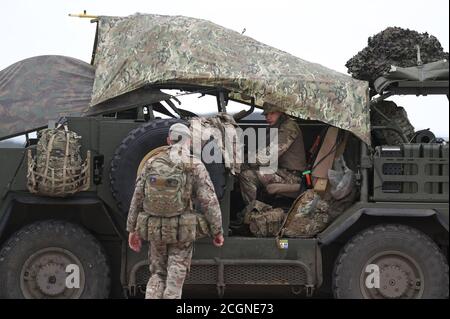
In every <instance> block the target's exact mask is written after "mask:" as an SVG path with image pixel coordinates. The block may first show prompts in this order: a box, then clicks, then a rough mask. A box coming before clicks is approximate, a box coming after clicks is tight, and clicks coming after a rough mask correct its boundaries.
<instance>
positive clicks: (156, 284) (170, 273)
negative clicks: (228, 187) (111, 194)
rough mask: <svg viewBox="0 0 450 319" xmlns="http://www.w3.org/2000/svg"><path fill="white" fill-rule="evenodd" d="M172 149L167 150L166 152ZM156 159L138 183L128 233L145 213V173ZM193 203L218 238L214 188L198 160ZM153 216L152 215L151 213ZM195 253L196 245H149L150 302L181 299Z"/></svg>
mask: <svg viewBox="0 0 450 319" xmlns="http://www.w3.org/2000/svg"><path fill="white" fill-rule="evenodd" d="M169 151H170V148H168V149H167V152H169ZM152 160H153V158H150V159H149V160H148V161H147V163H146V165H145V166H144V169H143V170H142V173H141V175H140V176H139V177H138V179H137V181H136V189H135V191H134V195H133V199H132V200H131V205H130V211H129V214H128V220H127V231H128V232H134V231H135V230H136V222H137V216H138V214H139V212H140V211H143V210H144V205H143V201H144V196H145V194H144V181H145V179H146V173H147V172H146V171H147V170H148V167H149V164H150V163H151V161H152ZM192 186H193V189H192V200H193V202H195V203H196V204H197V205H199V208H200V210H201V211H202V212H203V213H204V215H205V218H206V219H207V221H208V223H209V228H210V233H211V234H210V235H211V236H213V237H214V236H216V235H217V234H219V233H223V231H222V217H221V211H220V206H219V201H218V199H217V196H216V193H215V192H214V186H213V184H212V182H211V179H210V177H209V174H208V172H207V170H206V168H205V166H204V165H203V163H201V162H200V161H198V160H195V161H194V163H193V165H192ZM149 213H150V212H149ZM192 250H193V242H178V243H175V244H166V243H165V242H162V241H158V242H154V241H152V242H150V249H149V259H150V272H151V277H150V279H149V281H148V284H147V290H146V294H145V297H146V298H147V299H160V298H164V299H175V298H176V299H179V298H181V291H182V288H183V283H184V280H185V278H186V274H187V273H188V271H189V267H190V264H191V258H192Z"/></svg>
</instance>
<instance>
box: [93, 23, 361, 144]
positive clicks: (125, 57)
mask: <svg viewBox="0 0 450 319" xmlns="http://www.w3.org/2000/svg"><path fill="white" fill-rule="evenodd" d="M312 45H314V44H312ZM94 66H95V68H96V72H95V82H94V88H93V95H92V101H91V105H96V104H98V103H101V102H103V101H106V100H109V99H111V98H113V97H116V96H119V95H121V94H124V93H127V92H130V91H133V90H135V89H137V88H140V87H142V86H145V85H148V84H150V85H152V84H174V83H180V84H195V85H203V86H220V87H223V88H225V89H228V90H230V91H232V92H233V93H232V94H231V98H233V99H237V100H240V99H242V98H241V97H243V96H250V97H255V99H256V104H257V105H258V106H261V105H262V104H263V102H264V101H267V102H269V103H272V104H276V105H278V106H280V107H281V108H282V109H283V110H284V111H285V112H286V113H287V114H290V115H293V116H297V117H300V118H303V119H312V120H319V121H322V122H326V123H329V124H331V125H334V126H337V127H340V128H343V129H346V130H349V131H351V132H353V133H354V134H355V135H356V136H358V137H360V138H361V139H362V140H363V141H365V142H366V143H370V131H369V130H370V127H369V126H370V124H369V109H368V106H367V105H368V85H367V83H366V82H362V81H358V80H355V79H352V78H351V77H349V76H346V75H344V74H341V73H338V72H336V71H333V70H330V69H328V68H326V67H323V66H321V65H319V64H315V63H310V62H307V61H304V60H302V59H300V58H297V57H295V56H293V55H291V54H288V53H286V52H283V51H280V50H278V49H275V48H273V47H270V46H268V45H265V44H263V43H260V42H258V41H256V40H254V39H252V38H249V37H247V36H244V35H241V34H240V33H238V32H235V31H232V30H229V29H226V28H223V27H221V26H219V25H216V24H214V23H211V22H209V21H205V20H199V19H193V18H187V17H183V16H160V15H142V14H136V15H132V16H129V17H105V16H103V17H100V18H99V25H98V43H97V47H96V52H95V60H94ZM247 102H248V100H247Z"/></svg>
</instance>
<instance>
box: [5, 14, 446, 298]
mask: <svg viewBox="0 0 450 319" xmlns="http://www.w3.org/2000/svg"><path fill="white" fill-rule="evenodd" d="M96 22H97V23H98V27H97V36H96V44H95V46H94V57H93V63H92V65H89V64H87V63H84V62H81V61H78V60H76V59H72V58H67V57H59V56H44V57H36V58H31V59H28V60H24V61H20V62H18V63H16V64H14V65H12V66H11V67H9V68H7V69H5V70H3V71H1V73H0V79H3V80H4V82H3V83H4V85H3V86H2V88H1V89H0V114H1V115H2V117H1V120H0V139H1V140H6V139H8V138H11V137H14V136H19V135H25V136H26V142H25V145H24V146H23V147H22V148H5V147H0V161H1V166H0V191H1V197H0V245H1V249H0V297H1V298H107V297H112V298H121V297H132V296H136V295H139V294H140V293H142V292H143V291H145V285H146V283H147V280H148V278H149V269H148V259H147V250H146V249H145V247H144V249H142V250H141V252H140V253H135V252H133V251H131V250H130V249H129V248H128V242H127V239H128V237H127V236H128V234H127V233H126V231H125V223H126V218H127V210H128V207H129V203H130V200H131V196H132V193H133V186H134V181H135V178H136V174H137V170H138V167H139V165H140V164H141V162H142V160H143V159H144V158H145V156H146V154H148V152H150V151H151V150H153V149H155V148H156V147H158V146H161V145H163V144H164V143H165V137H166V135H167V132H168V128H169V127H170V125H171V124H173V123H176V122H180V121H186V120H187V119H188V118H191V117H195V116H196V114H194V113H193V112H192V111H188V110H186V109H183V105H176V104H177V98H176V97H174V96H171V95H169V94H167V93H164V92H162V91H161V89H177V90H181V91H183V92H184V93H185V94H188V93H200V94H205V95H210V96H214V97H216V101H217V104H216V105H215V106H214V108H215V112H226V111H227V104H228V103H229V102H231V101H236V102H239V103H241V105H242V108H243V109H246V110H247V111H245V112H243V114H242V113H241V115H240V116H239V117H238V118H239V120H238V124H239V125H240V126H241V127H243V128H247V127H264V125H265V123H264V121H263V120H262V117H260V118H259V119H258V117H257V116H256V117H254V118H256V119H254V118H253V119H251V118H252V117H251V116H250V115H251V114H252V113H254V112H255V110H257V109H260V108H261V106H262V102H263V101H269V102H272V103H276V104H277V105H280V106H281V107H283V108H284V109H285V111H286V113H287V114H289V115H291V116H292V117H293V118H296V119H297V120H298V123H299V125H300V126H301V128H302V130H303V135H304V140H305V147H306V148H307V149H309V148H310V146H311V145H312V144H313V141H314V138H315V137H316V136H317V135H318V134H319V133H320V132H321V131H322V130H323V128H324V127H329V126H335V127H338V128H340V129H342V130H344V131H347V132H350V134H349V139H348V142H347V146H346V150H345V153H344V156H345V160H346V162H347V164H348V166H349V167H350V168H351V169H352V170H354V171H355V172H356V173H357V174H356V181H357V186H356V187H357V193H358V196H357V199H356V201H355V202H353V203H352V204H351V205H350V206H349V207H348V208H347V209H345V211H343V212H342V213H340V214H339V215H338V216H337V217H336V218H335V219H334V220H333V221H332V222H331V223H330V224H329V225H328V226H327V227H326V228H325V229H324V230H323V231H321V232H320V233H318V234H317V235H314V236H308V237H300V238H283V240H284V241H283V246H282V247H281V246H280V245H277V241H276V240H275V238H274V237H268V238H258V237H253V236H243V235H237V234H236V233H234V232H233V231H232V230H231V229H230V228H229V225H230V221H232V220H233V219H235V218H236V214H237V212H238V211H239V210H240V209H242V201H241V198H240V194H239V189H238V183H237V182H236V181H237V177H236V176H235V175H233V174H231V173H230V171H229V170H227V169H226V168H225V167H224V165H223V164H220V163H215V164H208V165H207V168H208V171H209V172H210V175H211V178H212V180H213V183H214V186H215V190H216V193H217V195H218V198H219V200H220V204H221V210H222V217H223V229H224V230H225V245H224V246H223V247H222V248H216V247H214V246H213V245H212V244H211V240H210V239H209V238H205V239H201V240H199V241H197V242H196V243H195V250H194V257H193V262H192V267H191V270H190V274H189V276H188V278H187V280H186V285H187V286H197V287H199V286H206V285H213V286H215V287H217V293H218V296H224V293H225V291H226V287H230V286H233V285H240V286H252V287H253V286H264V287H272V286H286V287H290V288H291V289H292V292H293V293H294V294H296V295H300V296H313V295H315V294H319V295H320V294H322V293H326V294H332V295H334V297H336V298H368V299H377V298H447V297H448V244H449V239H448V224H449V209H448V208H449V205H448V183H449V175H448V144H446V143H442V142H441V143H438V141H437V140H436V139H433V138H430V136H429V135H427V134H425V135H426V136H425V137H423V134H417V135H416V136H414V139H413V140H408V139H407V138H406V137H405V136H404V132H403V131H402V130H401V129H400V130H399V128H398V126H396V124H395V122H393V121H388V120H389V118H387V119H386V121H388V123H389V124H390V125H384V126H380V125H378V126H373V127H371V126H370V123H369V118H370V115H369V109H370V101H369V94H368V85H367V83H365V82H363V81H358V80H354V79H352V78H350V77H348V76H345V75H342V74H339V73H337V72H335V71H332V70H329V69H327V68H324V67H322V66H320V65H317V64H312V63H308V62H306V61H303V60H300V59H298V58H295V57H293V56H291V55H289V54H287V53H285V52H282V51H279V50H276V49H273V48H270V47H268V46H266V45H263V44H261V43H259V42H257V41H255V40H253V39H250V38H248V37H245V36H242V35H240V34H238V33H236V32H233V31H230V30H226V29H223V28H221V27H219V26H217V25H214V24H212V23H210V22H207V21H203V20H197V19H190V18H184V17H168V16H156V15H135V16H131V17H126V18H117V17H114V18H111V17H98V18H97V19H96ZM169 25H170V28H169V27H168V26H169ZM134 26H138V27H137V28H134ZM124 27H125V28H127V32H122V31H123V30H121V29H120V28H124ZM136 30H139V32H138V33H135V32H136ZM186 30H188V31H189V32H187V31H186ZM205 32H206V33H207V34H208V36H205ZM121 34H127V36H126V37H122V36H120V35H121ZM139 34H141V35H142V34H146V36H148V37H150V38H155V37H156V38H158V41H157V42H158V43H155V42H154V41H153V42H151V43H150V42H148V41H145V37H141V36H139ZM187 34H188V35H189V36H186V35H187ZM208 39H209V40H208ZM117 41H118V42H117ZM127 41H132V44H136V45H137V46H135V47H134V49H133V50H130V49H129V48H131V47H132V46H131V44H130V43H129V42H127ZM186 41H187V42H186ZM200 42H202V43H201V44H200ZM186 43H188V44H189V46H188V47H189V50H188V49H186ZM153 46H155V47H153ZM150 47H152V49H150ZM180 47H181V48H184V49H183V50H177V48H180ZM143 48H145V50H142V49H143ZM124 50H125V51H127V53H124V52H123V51H124ZM249 50H250V51H249ZM251 50H253V51H251ZM136 52H141V53H142V52H156V54H153V53H149V54H135V53H136ZM249 52H250V53H251V54H250V53H249ZM222 53H223V54H222ZM122 56H126V57H125V58H124V59H121V58H120V57H122ZM199 56H200V57H203V58H204V57H207V59H210V60H209V61H211V60H212V61H213V62H214V63H209V62H205V61H204V60H201V59H199ZM224 56H226V57H227V58H226V59H222V58H223V57H224ZM267 57H269V58H267ZM182 59H187V60H188V61H190V64H186V65H177V63H178V62H179V61H182ZM187 60H186V61H187ZM155 61H156V62H155ZM176 61H178V62H176ZM183 61H185V60H183ZM199 61H200V62H199ZM235 62H236V63H235ZM278 62H279V64H277V63H278ZM201 63H205V64H204V65H203V64H201ZM208 63H209V64H208ZM442 63H443V65H441V68H440V70H441V71H442V70H444V71H445V70H446V75H445V74H444V75H442V76H440V77H436V76H434V77H432V78H431V79H426V78H420V79H413V78H411V77H409V78H405V77H399V78H395V75H391V76H386V77H385V78H384V80H381V82H383V84H382V85H381V86H380V92H379V95H377V96H375V97H374V98H373V99H372V101H373V103H372V104H376V103H380V101H382V100H384V99H386V98H387V97H389V96H392V95H402V94H411V95H431V94H446V95H447V96H448V62H446V61H444V62H442ZM136 66H137V67H136ZM221 66H224V67H223V68H221ZM163 69H164V70H165V72H163V71H161V70H163ZM236 70H238V71H239V70H240V72H242V73H241V74H238V72H237V71H236ZM274 70H279V71H280V72H278V73H274V72H275V71H274ZM300 70H302V71H303V72H300ZM421 70H422V69H421ZM235 71H236V72H235ZM252 72H254V73H252ZM416 72H417V70H416ZM153 73H158V74H159V76H157V77H152V74H153ZM444 73H445V72H444ZM211 74H213V75H212V76H211ZM252 74H253V75H254V76H253V77H251V76H249V75H252ZM422 74H424V73H423V72H422ZM256 75H258V76H256ZM293 75H295V76H293ZM397 75H398V74H397ZM280 79H281V80H280ZM326 79H327V80H326ZM325 80H326V81H325ZM277 81H279V82H277ZM274 83H275V84H274ZM289 87H292V88H293V89H292V90H290V89H288V88H289ZM92 88H93V90H92ZM343 88H344V89H343ZM261 92H263V93H261ZM297 92H300V93H297ZM91 93H92V95H91ZM324 106H326V107H324ZM199 111H200V110H199ZM202 111H204V110H202ZM161 114H164V115H165V116H166V117H170V118H169V119H167V118H166V119H163V118H158V117H160V116H161ZM336 114H339V116H337V115H336ZM62 115H64V116H66V120H67V124H68V128H69V129H70V130H71V131H74V132H76V133H77V134H78V135H79V136H81V152H82V154H83V156H85V157H86V156H87V157H89V158H88V159H89V160H88V163H89V174H90V175H89V188H88V189H87V190H85V191H80V192H78V193H76V194H73V195H71V196H66V197H52V196H42V195H39V194H36V193H32V192H30V191H29V188H28V187H27V183H28V179H27V175H28V176H29V158H28V151H29V150H30V152H31V153H34V152H35V149H36V144H37V142H38V138H37V137H35V136H34V135H32V134H31V132H34V131H36V130H39V129H41V128H45V127H47V126H51V125H53V124H52V122H49V120H57V119H58V118H59V117H60V116H62ZM253 115H254V114H253ZM387 130H389V131H393V132H396V133H397V135H398V136H400V137H401V138H402V139H403V143H400V144H397V145H385V144H383V143H385V141H384V142H383V141H380V140H379V137H380V135H376V132H378V133H379V132H385V131H387ZM422 137H423V138H422ZM88 151H89V152H88ZM263 196H267V198H266V197H265V198H264V200H267V201H270V200H272V202H273V203H276V202H279V203H283V205H287V206H289V205H290V204H292V201H293V199H290V198H283V196H282V195H280V194H279V195H278V196H271V197H270V196H268V195H267V194H266V195H263ZM73 265H75V268H73ZM68 266H69V268H68ZM71 267H72V268H71ZM74 274H76V275H78V279H77V280H75V279H76V278H75V277H73V275H74ZM69 276H71V277H70V280H69V285H68V283H67V279H68V278H69ZM377 276H378V278H377ZM74 278H75V279H74ZM70 283H72V285H70ZM225 296H226V295H225ZM249 297H251V295H250V294H249Z"/></svg>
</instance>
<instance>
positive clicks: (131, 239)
mask: <svg viewBox="0 0 450 319" xmlns="http://www.w3.org/2000/svg"><path fill="white" fill-rule="evenodd" d="M128 245H129V246H130V248H131V249H132V250H134V251H135V252H137V253H138V252H140V251H141V247H142V239H141V238H140V237H139V235H138V233H136V232H133V233H130V234H129V235H128Z"/></svg>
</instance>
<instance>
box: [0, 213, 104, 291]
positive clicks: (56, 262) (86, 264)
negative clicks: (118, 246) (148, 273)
mask: <svg viewBox="0 0 450 319" xmlns="http://www.w3.org/2000/svg"><path fill="white" fill-rule="evenodd" d="M68 265H76V266H69V267H70V268H66V267H67V266H68ZM74 268H77V270H75V271H74ZM78 270H79V271H78ZM66 271H67V272H66ZM78 274H79V276H77V275H78ZM109 274H110V271H109V266H108V262H107V259H106V255H105V253H104V252H103V249H102V247H101V245H100V243H99V242H98V241H97V240H96V239H95V238H94V237H93V236H92V235H91V234H90V233H89V232H88V231H87V230H86V229H84V228H83V227H80V226H78V225H75V224H72V223H68V222H64V221H54V220H50V221H41V222H37V223H34V224H31V225H27V226H25V227H24V228H22V229H21V230H19V231H18V232H16V233H15V234H14V235H12V236H11V238H10V239H9V240H8V241H7V242H6V243H5V244H4V245H3V247H2V249H1V250H0V298H13V299H22V298H26V299H41V298H45V299H47V298H57V299H61V298H71V299H78V298H83V299H86V298H107V297H108V296H109V290H110V282H111V280H110V275H109ZM77 277H78V278H79V280H78V279H77ZM66 281H68V283H69V286H67V284H66Z"/></svg>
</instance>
